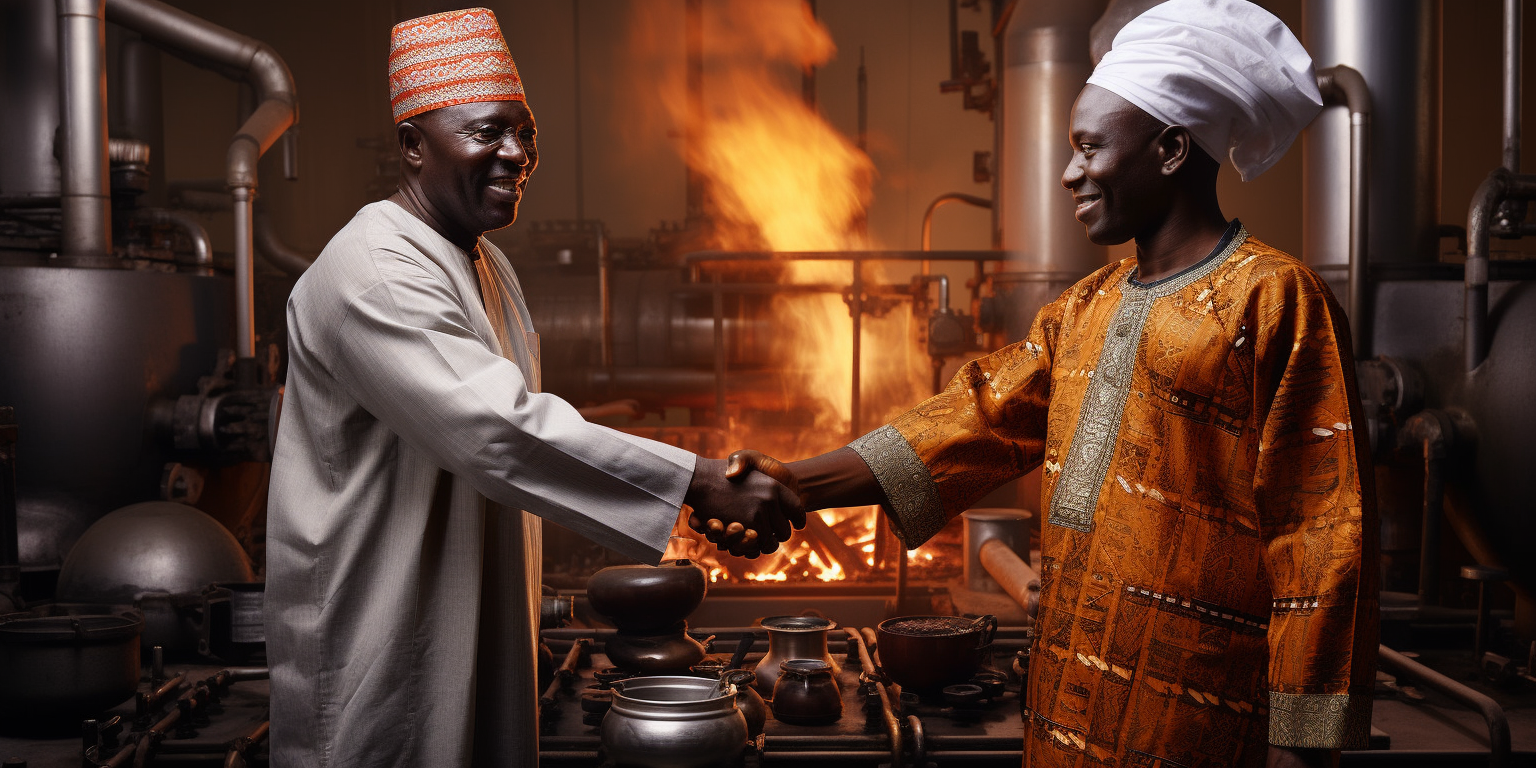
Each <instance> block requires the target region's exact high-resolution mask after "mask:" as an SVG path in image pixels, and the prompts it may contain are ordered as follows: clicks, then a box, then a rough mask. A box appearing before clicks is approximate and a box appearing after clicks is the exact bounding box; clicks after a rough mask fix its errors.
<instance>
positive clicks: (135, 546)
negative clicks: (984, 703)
mask: <svg viewBox="0 0 1536 768" xmlns="http://www.w3.org/2000/svg"><path fill="white" fill-rule="evenodd" d="M254 579H255V573H254V571H253V569H252V568H251V561H250V558H249V557H247V556H246V554H245V550H244V549H242V548H241V547H240V542H239V541H238V540H236V539H235V537H234V535H233V534H231V533H230V532H229V530H228V529H226V528H225V527H224V526H222V525H220V524H219V522H218V521H217V520H214V519H213V518H212V517H209V516H208V515H207V514H205V513H203V512H201V511H199V510H197V509H194V508H192V507H189V506H187V505H185V504H177V503H175V502H170V501H149V502H144V503H142V504H134V505H132V506H128V507H124V508H122V509H119V510H117V511H115V512H113V513H111V514H109V515H107V516H106V517H103V518H101V519H100V520H98V521H96V523H95V524H94V525H92V526H91V527H90V528H89V529H87V530H86V532H85V534H84V535H82V536H81V537H80V540H79V541H78V542H76V543H75V546H74V548H73V549H71V550H70V551H69V557H67V558H65V560H64V568H63V570H61V571H60V572H59V585H58V597H59V600H60V601H63V602H69V603H97V604H112V605H129V604H138V605H139V606H140V608H141V609H142V610H143V611H144V620H145V629H144V645H145V646H154V645H162V646H165V647H166V648H168V649H183V650H185V649H190V647H191V644H192V643H193V642H194V640H193V638H192V636H191V633H190V631H189V630H188V627H187V626H186V624H185V622H183V621H181V619H180V617H179V616H178V615H177V611H176V609H178V608H180V607H182V606H183V605H184V604H185V603H187V602H188V598H191V597H194V596H196V595H198V594H199V593H201V592H202V591H203V588H204V587H206V586H208V585H209V584H214V583H220V582H231V581H253V580H254ZM146 595H148V596H149V597H148V598H146Z"/></svg>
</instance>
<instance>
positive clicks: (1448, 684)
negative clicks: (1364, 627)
mask: <svg viewBox="0 0 1536 768" xmlns="http://www.w3.org/2000/svg"><path fill="white" fill-rule="evenodd" d="M1376 650H1377V654H1378V655H1379V656H1380V658H1381V664H1382V666H1384V667H1388V668H1391V669H1395V670H1397V671H1398V672H1401V673H1403V674H1406V675H1410V676H1412V677H1413V678H1414V679H1415V680H1418V681H1419V682H1420V683H1422V684H1424V685H1426V686H1428V687H1430V688H1433V689H1435V690H1437V691H1439V692H1441V693H1443V694H1445V695H1447V696H1449V697H1451V698H1453V699H1455V700H1457V701H1459V702H1461V703H1462V704H1465V705H1467V706H1469V707H1471V708H1472V709H1475V710H1477V711H1478V713H1480V714H1481V715H1482V716H1483V721H1484V722H1486V723H1487V724H1488V752H1489V754H1488V765H1489V766H1490V768H1506V767H1507V766H1508V765H1509V764H1510V754H1509V751H1510V743H1509V718H1508V717H1506V716H1505V714H1504V708H1503V707H1500V706H1499V703H1498V702H1496V701H1494V700H1493V699H1491V698H1489V697H1488V696H1485V695H1483V694H1481V693H1478V692H1477V691H1474V690H1472V689H1471V688H1468V687H1467V686H1465V685H1462V684H1461V683H1458V682H1456V681H1455V680H1452V679H1451V678H1449V677H1446V676H1445V675H1442V674H1440V673H1439V672H1436V671H1434V670H1433V669H1430V668H1429V667H1426V666H1424V665H1423V664H1420V663H1418V662H1417V661H1414V660H1413V659H1410V658H1408V657H1407V656H1404V655H1402V654H1401V653H1398V652H1397V651H1394V650H1392V649H1391V648H1388V647H1386V646H1385V645H1382V646H1378V647H1377V649H1376Z"/></svg>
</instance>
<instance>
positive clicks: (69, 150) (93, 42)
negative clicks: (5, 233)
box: [58, 0, 112, 259]
mask: <svg viewBox="0 0 1536 768" xmlns="http://www.w3.org/2000/svg"><path fill="white" fill-rule="evenodd" d="M58 12H59V103H60V105H61V107H62V112H63V114H62V120H61V125H60V128H61V133H62V134H63V141H62V142H61V147H60V149H61V150H62V151H61V153H60V154H61V158H60V159H61V161H62V162H61V163H60V165H61V171H62V178H61V179H60V181H61V184H60V207H61V208H62V209H63V219H64V221H63V225H64V232H63V235H62V237H61V240H60V246H61V247H60V251H61V253H60V255H61V256H62V257H64V258H66V259H81V258H84V259H92V258H95V259H101V258H109V257H110V256H111V255H112V208H111V204H110V199H111V198H110V197H109V191H108V184H107V70H106V62H105V61H104V59H105V56H106V45H107V42H106V0H58Z"/></svg>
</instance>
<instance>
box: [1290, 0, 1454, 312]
mask: <svg viewBox="0 0 1536 768" xmlns="http://www.w3.org/2000/svg"><path fill="white" fill-rule="evenodd" d="M1440 16H1441V10H1440V3H1439V2H1437V1H1436V0H1307V3H1306V5H1305V8H1304V13H1303V39H1304V40H1305V41H1306V46H1307V50H1309V51H1310V52H1311V53H1312V60H1313V64H1314V65H1315V66H1316V67H1317V68H1318V69H1323V68H1325V67H1332V66H1335V65H1338V64H1345V65H1348V66H1350V67H1353V68H1354V69H1356V70H1359V72H1360V73H1361V74H1362V75H1363V76H1364V77H1365V82H1366V85H1367V86H1368V87H1369V89H1370V93H1371V111H1372V114H1373V117H1372V120H1371V129H1370V130H1371V136H1370V147H1371V149H1370V171H1369V173H1370V187H1371V198H1370V212H1369V219H1368V227H1369V231H1370V236H1369V240H1368V248H1367V258H1368V259H1369V261H1371V262H1378V263H1380V262H1416V261H1435V260H1436V259H1437V258H1438V250H1439V232H1438V228H1439V206H1440V167H1439V164H1438V162H1437V158H1438V147H1439V125H1440V122H1439V121H1440V118H1439V108H1440V105H1439V98H1440V96H1439V94H1440ZM1350 119H1351V116H1350V114H1349V112H1347V111H1346V110H1342V109H1331V110H1326V111H1324V112H1323V113H1322V114H1321V115H1319V116H1318V118H1317V120H1315V121H1314V122H1313V123H1312V126H1311V127H1310V128H1309V129H1308V130H1307V132H1306V135H1305V138H1304V139H1303V177H1302V178H1303V186H1304V188H1305V190H1306V197H1305V207H1304V209H1303V212H1302V227H1303V243H1304V246H1303V248H1302V252H1303V255H1304V257H1305V259H1306V262H1307V264H1308V266H1311V267H1312V268H1313V269H1315V270H1317V271H1318V272H1319V273H1321V274H1322V275H1323V277H1325V278H1327V279H1328V280H1329V282H1330V283H1331V284H1332V285H1333V287H1334V289H1335V291H1336V292H1338V293H1339V294H1340V295H1345V293H1344V289H1345V284H1346V282H1347V274H1346V273H1347V265H1348V264H1349V242H1350V241H1349V237H1350V228H1349V213H1350V204H1349V198H1350V193H1349V189H1350V182H1349V171H1350V126H1349V123H1350Z"/></svg>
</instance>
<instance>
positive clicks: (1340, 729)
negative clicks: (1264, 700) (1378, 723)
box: [1269, 691, 1371, 749]
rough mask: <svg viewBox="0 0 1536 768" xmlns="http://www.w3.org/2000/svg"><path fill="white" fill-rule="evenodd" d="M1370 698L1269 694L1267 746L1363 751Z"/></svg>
mask: <svg viewBox="0 0 1536 768" xmlns="http://www.w3.org/2000/svg"><path fill="white" fill-rule="evenodd" d="M1370 736H1371V698H1370V697H1369V696H1355V695H1351V694H1298V693H1276V692H1274V691H1270V693H1269V743H1270V744H1273V745H1275V746H1277V747H1293V748H1298V749H1364V748H1365V747H1366V744H1367V742H1369V740H1370Z"/></svg>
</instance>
